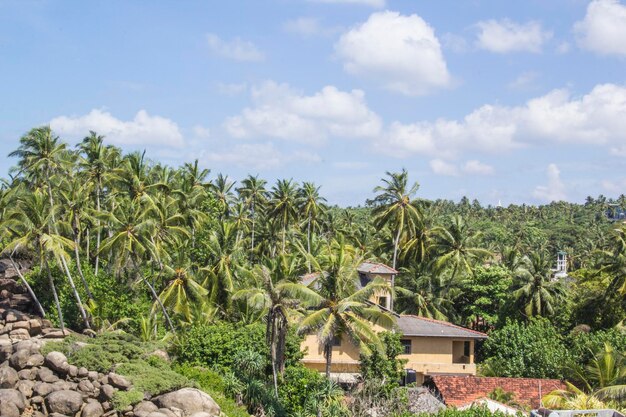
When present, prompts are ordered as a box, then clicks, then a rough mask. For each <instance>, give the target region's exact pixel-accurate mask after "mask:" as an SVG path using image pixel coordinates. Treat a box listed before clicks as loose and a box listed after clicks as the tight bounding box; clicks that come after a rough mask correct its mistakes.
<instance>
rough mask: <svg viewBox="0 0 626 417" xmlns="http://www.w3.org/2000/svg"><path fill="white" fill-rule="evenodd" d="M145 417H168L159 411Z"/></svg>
mask: <svg viewBox="0 0 626 417" xmlns="http://www.w3.org/2000/svg"><path fill="white" fill-rule="evenodd" d="M146 417H170V416H168V415H167V414H164V413H161V412H160V411H153V412H151V413H148V414H146Z"/></svg>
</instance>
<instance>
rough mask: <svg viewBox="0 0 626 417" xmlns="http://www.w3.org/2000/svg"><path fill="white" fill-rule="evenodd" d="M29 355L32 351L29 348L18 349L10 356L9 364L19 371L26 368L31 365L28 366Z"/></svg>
mask: <svg viewBox="0 0 626 417" xmlns="http://www.w3.org/2000/svg"><path fill="white" fill-rule="evenodd" d="M29 357H30V352H29V351H28V350H26V349H22V350H18V351H17V352H15V353H14V354H13V355H11V357H10V358H9V364H10V365H11V367H13V368H15V369H17V370H18V371H19V370H21V369H24V368H30V367H29V366H27V363H28V358H29Z"/></svg>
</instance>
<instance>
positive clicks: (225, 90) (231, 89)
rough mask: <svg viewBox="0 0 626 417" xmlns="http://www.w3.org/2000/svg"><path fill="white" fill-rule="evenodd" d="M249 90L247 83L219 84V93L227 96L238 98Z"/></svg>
mask: <svg viewBox="0 0 626 417" xmlns="http://www.w3.org/2000/svg"><path fill="white" fill-rule="evenodd" d="M247 89H248V84H246V83H227V84H224V83H217V91H219V92H220V94H224V95H226V96H236V95H237V94H241V93H243V92H245V91H246V90H247Z"/></svg>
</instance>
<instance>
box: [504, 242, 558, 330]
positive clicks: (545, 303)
mask: <svg viewBox="0 0 626 417" xmlns="http://www.w3.org/2000/svg"><path fill="white" fill-rule="evenodd" d="M512 295H513V299H514V301H515V304H517V305H518V306H519V307H520V309H521V311H522V312H523V314H524V315H525V316H526V317H533V316H542V317H545V316H549V315H552V314H553V313H554V306H555V305H556V303H557V302H558V301H559V300H560V299H561V298H562V297H563V295H564V290H563V286H562V284H561V283H560V282H559V281H552V280H551V273H550V261H549V260H548V259H547V258H546V257H545V255H544V254H543V253H532V254H531V255H530V258H529V262H528V264H527V266H526V267H525V268H519V269H518V270H517V273H516V276H515V281H514V292H513V294H512Z"/></svg>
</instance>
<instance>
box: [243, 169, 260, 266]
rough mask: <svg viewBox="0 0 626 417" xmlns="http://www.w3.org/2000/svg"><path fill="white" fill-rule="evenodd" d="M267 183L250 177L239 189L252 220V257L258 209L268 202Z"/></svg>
mask: <svg viewBox="0 0 626 417" xmlns="http://www.w3.org/2000/svg"><path fill="white" fill-rule="evenodd" d="M266 184H267V181H265V180H264V179H259V176H258V175H256V176H252V175H249V176H248V177H246V178H245V179H244V180H243V181H241V187H240V188H238V189H237V191H238V192H239V196H240V197H241V198H242V199H243V201H244V203H245V204H246V206H248V208H249V210H250V220H251V224H252V228H251V241H250V257H251V258H252V256H254V232H255V229H254V226H255V222H256V214H257V210H258V208H263V205H264V204H265V203H266V202H267V190H266V189H265V185H266Z"/></svg>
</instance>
